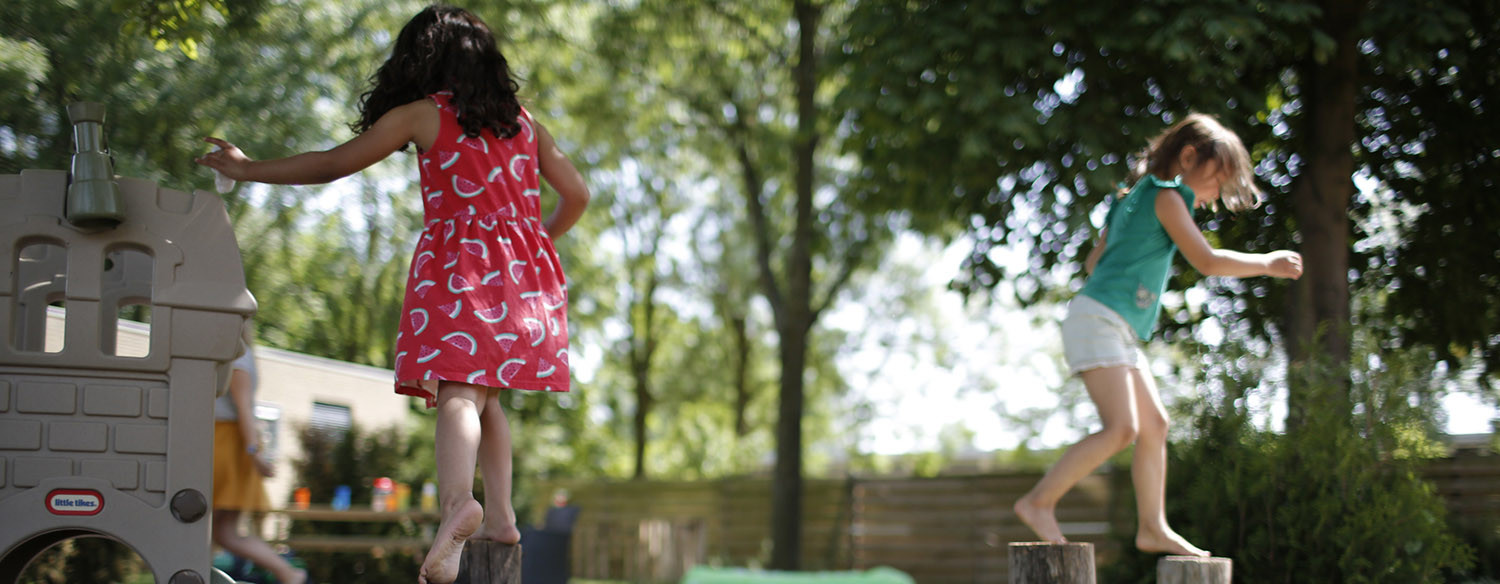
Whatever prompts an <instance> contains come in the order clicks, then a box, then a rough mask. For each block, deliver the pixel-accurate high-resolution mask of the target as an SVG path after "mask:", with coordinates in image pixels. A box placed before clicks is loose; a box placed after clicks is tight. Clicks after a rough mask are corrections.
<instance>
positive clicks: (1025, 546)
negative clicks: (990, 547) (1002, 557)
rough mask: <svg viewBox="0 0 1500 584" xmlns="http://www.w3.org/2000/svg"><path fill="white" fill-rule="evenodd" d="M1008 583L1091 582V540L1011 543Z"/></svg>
mask: <svg viewBox="0 0 1500 584" xmlns="http://www.w3.org/2000/svg"><path fill="white" fill-rule="evenodd" d="M1010 584H1094V544H1091V543H1045V542H1026V543H1013V544H1010Z"/></svg>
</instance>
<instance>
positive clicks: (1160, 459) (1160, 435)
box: [1130, 369, 1209, 557]
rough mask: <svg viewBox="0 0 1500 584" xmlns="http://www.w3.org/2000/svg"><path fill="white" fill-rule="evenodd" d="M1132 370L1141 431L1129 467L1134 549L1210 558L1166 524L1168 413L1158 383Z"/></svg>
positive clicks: (1206, 553)
mask: <svg viewBox="0 0 1500 584" xmlns="http://www.w3.org/2000/svg"><path fill="white" fill-rule="evenodd" d="M1131 371H1132V374H1133V376H1134V378H1135V383H1134V384H1133V385H1134V388H1135V401H1136V406H1137V408H1136V409H1137V412H1138V416H1139V419H1138V420H1137V421H1138V427H1139V428H1140V432H1139V434H1137V435H1136V439H1135V456H1134V459H1133V460H1132V461H1131V464H1130V478H1131V480H1132V482H1133V483H1134V484H1135V505H1136V510H1137V528H1136V534H1135V546H1136V547H1137V548H1140V550H1141V551H1143V552H1156V553H1166V554H1174V555H1182V556H1199V557H1207V556H1208V555H1209V554H1208V552H1206V551H1203V550H1201V549H1198V548H1197V547H1195V546H1193V544H1191V543H1188V542H1187V540H1185V539H1183V538H1182V536H1180V535H1177V532H1175V531H1172V528H1171V527H1169V526H1168V525H1167V512H1166V497H1167V495H1166V483H1167V426H1168V423H1167V410H1166V408H1163V407H1162V405H1161V396H1160V395H1159V394H1158V392H1157V389H1156V381H1155V380H1153V379H1152V378H1151V376H1150V375H1147V374H1146V373H1144V372H1142V371H1140V370H1139V369H1132V370H1131Z"/></svg>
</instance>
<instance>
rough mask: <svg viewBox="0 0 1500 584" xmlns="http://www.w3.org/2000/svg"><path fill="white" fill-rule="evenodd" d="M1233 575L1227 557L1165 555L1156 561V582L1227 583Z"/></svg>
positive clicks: (1164, 583) (1171, 583)
mask: <svg viewBox="0 0 1500 584" xmlns="http://www.w3.org/2000/svg"><path fill="white" fill-rule="evenodd" d="M1233 575H1234V562H1233V561H1231V560H1230V559H1229V558H1199V557H1194V556H1166V557H1164V558H1162V559H1160V560H1157V561H1156V584H1229V582H1230V579H1231V578H1232V577H1233Z"/></svg>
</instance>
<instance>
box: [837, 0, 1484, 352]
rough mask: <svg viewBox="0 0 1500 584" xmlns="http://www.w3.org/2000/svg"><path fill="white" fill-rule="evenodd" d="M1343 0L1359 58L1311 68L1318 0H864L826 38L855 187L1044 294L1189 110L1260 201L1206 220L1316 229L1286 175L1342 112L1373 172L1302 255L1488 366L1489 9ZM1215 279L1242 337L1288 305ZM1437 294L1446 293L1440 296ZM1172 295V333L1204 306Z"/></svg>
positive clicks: (1259, 240) (1036, 295) (1241, 244)
mask: <svg viewBox="0 0 1500 584" xmlns="http://www.w3.org/2000/svg"><path fill="white" fill-rule="evenodd" d="M1356 4H1358V5H1359V6H1361V7H1362V8H1361V9H1360V12H1359V13H1358V16H1359V18H1358V21H1357V22H1353V23H1351V24H1352V25H1353V26H1355V27H1356V28H1355V30H1356V31H1358V34H1359V39H1360V40H1359V43H1358V51H1359V53H1360V54H1359V58H1358V63H1359V64H1358V68H1359V71H1357V72H1354V71H1346V72H1343V73H1334V72H1327V71H1324V70H1323V69H1322V68H1321V66H1322V65H1323V64H1326V63H1328V61H1329V57H1330V54H1331V52H1332V51H1334V50H1335V48H1336V47H1335V42H1334V39H1333V38H1331V37H1330V36H1329V33H1328V32H1326V30H1325V28H1327V27H1328V26H1329V25H1330V23H1329V22H1327V20H1328V19H1325V15H1324V13H1323V11H1324V7H1325V6H1326V5H1327V3H1319V2H1312V1H1308V0H1276V1H1268V2H1254V3H1246V2H1238V1H1235V0H1207V1H1193V2H1180V1H1172V2H1156V3H1139V2H1114V3H1109V2H1103V3H1078V2H1029V1H1019V0H1010V1H1000V2H978V3H961V2H943V1H937V0H923V1H914V2H913V1H907V0H864V1H861V2H858V3H857V4H856V5H855V7H854V9H853V10H852V12H851V14H850V17H849V23H850V24H849V27H848V36H847V38H846V39H845V42H844V43H843V45H842V49H843V50H842V51H841V52H840V54H839V55H837V57H836V59H837V60H838V62H839V63H840V64H841V67H842V70H843V71H845V74H846V75H847V76H848V83H847V84H845V85H844V86H843V88H842V91H841V93H840V94H839V98H838V99H839V101H838V103H839V104H840V108H841V109H843V110H845V111H847V117H846V118H845V120H846V123H847V124H848V127H849V130H850V132H851V138H850V139H849V140H846V141H845V142H844V144H845V151H846V152H847V153H849V154H851V155H855V156H857V157H858V158H859V160H860V161H861V163H862V167H861V171H860V173H859V175H858V176H857V177H856V179H855V180H854V181H852V183H851V187H852V190H854V191H856V192H858V193H860V200H862V201H865V203H866V204H868V205H872V206H876V207H878V208H890V209H902V210H905V211H906V212H909V213H910V214H911V216H912V225H913V226H914V227H915V228H917V229H920V230H922V231H925V232H930V233H937V234H942V235H950V236H951V235H954V234H956V233H967V234H969V235H971V236H973V237H974V238H975V239H976V246H975V249H974V252H973V254H972V255H971V257H970V258H969V260H968V262H967V267H968V268H969V270H968V272H969V274H968V276H967V277H966V278H964V279H961V280H960V281H958V282H956V283H955V284H956V285H957V286H958V287H960V288H961V289H965V290H971V291H987V290H990V289H993V288H995V287H997V286H998V285H999V284H1000V282H1002V281H1007V280H1009V281H1014V282H1016V283H1017V286H1016V288H1017V293H1018V296H1019V297H1020V298H1021V299H1022V300H1024V301H1036V300H1045V299H1047V298H1048V297H1049V296H1048V292H1049V290H1051V289H1052V288H1053V286H1054V285H1053V284H1052V282H1054V281H1056V278H1055V277H1051V276H1053V274H1052V272H1054V271H1056V272H1060V273H1061V274H1062V275H1063V276H1064V280H1066V278H1067V277H1068V276H1071V275H1072V274H1076V273H1081V270H1078V269H1077V266H1078V265H1079V264H1080V263H1081V261H1082V258H1083V257H1084V255H1085V254H1087V252H1088V251H1089V248H1090V246H1091V243H1090V239H1091V238H1092V237H1094V236H1095V234H1096V231H1097V229H1096V225H1097V222H1098V221H1099V220H1100V219H1102V215H1100V214H1099V212H1098V208H1099V203H1100V202H1101V201H1102V200H1103V199H1104V197H1105V196H1106V194H1107V193H1109V192H1111V191H1112V190H1113V189H1114V187H1115V185H1116V184H1117V183H1118V182H1119V181H1121V180H1123V179H1124V178H1125V177H1126V175H1127V168H1126V163H1127V162H1128V161H1129V157H1130V155H1131V154H1132V153H1134V152H1137V151H1138V150H1140V149H1141V148H1143V147H1144V146H1145V141H1146V139H1147V138H1149V137H1150V136H1152V135H1154V134H1156V133H1157V132H1159V131H1160V130H1161V129H1162V128H1164V127H1165V126H1166V124H1167V123H1169V122H1170V121H1172V120H1174V119H1177V118H1178V117H1180V115H1181V114H1183V113H1185V112H1187V111H1190V110H1196V111H1202V112H1206V113H1210V114H1213V115H1217V116H1219V117H1220V119H1221V120H1222V121H1223V122H1224V123H1225V124H1226V125H1227V126H1228V127H1229V128H1230V129H1231V130H1233V131H1235V132H1236V133H1237V134H1239V135H1240V136H1241V138H1242V139H1244V141H1245V142H1246V144H1247V145H1248V146H1249V147H1250V148H1251V150H1252V157H1253V158H1254V159H1256V161H1257V162H1258V166H1257V174H1258V175H1259V177H1260V179H1261V186H1262V187H1263V188H1264V189H1265V190H1266V191H1267V195H1268V201H1267V204H1266V205H1264V206H1263V207H1262V208H1260V209H1258V210H1256V211H1253V212H1250V213H1245V214H1244V216H1242V217H1238V218H1231V217H1229V216H1226V215H1215V216H1209V217H1205V218H1204V224H1205V226H1206V227H1209V228H1214V229H1217V231H1218V235H1217V237H1216V238H1215V239H1213V240H1212V241H1213V243H1214V244H1215V245H1216V246H1223V247H1229V248H1234V249H1248V250H1251V251H1269V250H1272V249H1298V248H1299V247H1300V245H1301V242H1302V237H1301V235H1300V234H1299V230H1307V229H1313V228H1316V227H1317V226H1314V225H1308V224H1306V222H1307V221H1309V219H1308V217H1306V216H1299V215H1298V213H1297V212H1294V211H1296V209H1297V207H1298V206H1299V201H1298V200H1297V199H1294V198H1293V197H1292V192H1293V187H1294V184H1296V183H1298V182H1299V180H1301V181H1303V182H1305V180H1307V179H1308V177H1311V176H1313V175H1314V174H1315V171H1316V170H1318V169H1310V168H1307V161H1308V160H1309V159H1310V158H1311V157H1312V155H1313V154H1314V153H1313V152H1310V151H1309V148H1311V144H1312V142H1311V140H1312V139H1313V137H1314V136H1316V135H1317V134H1318V132H1320V131H1322V129H1323V127H1324V125H1327V124H1334V125H1337V124H1344V123H1351V124H1354V125H1355V127H1356V139H1357V140H1358V143H1357V144H1351V145H1350V146H1352V147H1355V148H1356V152H1355V160H1354V165H1353V166H1352V167H1351V168H1350V171H1352V172H1364V173H1368V174H1369V175H1370V176H1373V177H1374V178H1377V179H1379V180H1380V181H1381V182H1382V183H1383V186H1384V187H1386V188H1388V189H1389V190H1388V191H1385V190H1382V191H1380V192H1375V193H1361V194H1357V195H1356V196H1355V197H1354V199H1353V200H1352V201H1351V203H1350V209H1349V211H1350V215H1351V216H1352V218H1353V220H1354V230H1353V231H1352V233H1351V235H1352V238H1351V241H1348V242H1334V245H1336V247H1337V249H1328V250H1319V251H1322V252H1325V253H1326V254H1327V257H1332V258H1337V259H1338V261H1335V262H1333V263H1332V264H1330V265H1328V266H1326V267H1322V266H1319V267H1317V269H1320V270H1325V269H1331V270H1334V271H1336V272H1338V273H1340V274H1342V272H1344V271H1345V269H1346V268H1345V267H1344V264H1343V260H1344V259H1347V261H1348V266H1347V271H1348V272H1349V273H1350V280H1351V285H1352V286H1354V287H1356V288H1364V289H1370V290H1379V289H1387V288H1392V289H1394V290H1395V292H1394V296H1395V301H1394V302H1392V303H1391V304H1390V309H1391V310H1392V314H1393V316H1394V315H1399V316H1400V317H1401V318H1399V319H1397V320H1396V322H1394V323H1393V326H1395V327H1397V328H1399V329H1400V330H1401V335H1400V336H1401V338H1402V340H1403V341H1405V342H1406V343H1407V344H1414V343H1416V342H1420V343H1422V344H1425V345H1427V346H1431V347H1436V348H1437V350H1438V351H1439V354H1440V355H1442V356H1443V358H1444V359H1446V360H1448V361H1450V363H1456V362H1457V361H1458V360H1460V359H1462V358H1463V357H1464V356H1465V355H1467V354H1469V353H1471V352H1474V351H1475V350H1476V349H1477V350H1478V351H1480V352H1482V353H1483V354H1482V357H1483V359H1484V360H1485V361H1486V363H1487V364H1488V366H1489V367H1490V368H1491V370H1494V368H1495V367H1496V366H1497V365H1500V344H1497V343H1500V337H1496V336H1495V335H1493V334H1490V332H1489V331H1494V330H1496V328H1497V326H1500V308H1496V307H1500V257H1497V256H1496V255H1495V252H1494V250H1495V249H1497V247H1500V241H1497V240H1496V237H1500V235H1497V234H1500V223H1497V221H1500V219H1497V218H1500V213H1497V212H1495V211H1494V205H1495V202H1494V197H1488V196H1485V194H1484V193H1486V192H1488V191H1490V190H1493V188H1494V185H1495V183H1496V181H1497V180H1500V156H1496V155H1495V152H1494V145H1493V140H1488V139H1487V138H1488V137H1490V136H1493V135H1495V134H1496V131H1495V129H1494V127H1493V126H1492V125H1493V124H1495V123H1497V122H1495V121H1494V120H1493V119H1492V118H1495V116H1485V115H1483V113H1484V109H1485V107H1487V104H1489V103H1492V102H1494V101H1495V100H1496V99H1497V98H1500V85H1497V81H1496V78H1495V76H1494V75H1493V74H1491V73H1490V72H1492V71H1494V70H1495V68H1496V67H1497V66H1500V34H1497V33H1500V25H1497V24H1496V23H1497V22H1500V17H1497V16H1500V15H1497V7H1496V5H1495V3H1494V2H1487V1H1485V0H1465V1H1461V2H1427V1H1424V2H1358V3H1356ZM1320 74H1327V75H1340V74H1347V75H1351V76H1357V77H1358V83H1359V87H1358V89H1357V92H1356V95H1355V96H1354V97H1355V99H1356V103H1355V106H1354V108H1352V109H1350V110H1348V111H1349V114H1350V115H1351V116H1352V118H1353V119H1349V120H1331V119H1319V118H1318V117H1317V116H1316V115H1314V113H1313V112H1312V106H1311V104H1312V102H1313V100H1314V99H1315V98H1316V97H1317V96H1314V95H1311V87H1312V86H1313V85H1315V84H1316V81H1317V79H1316V77H1317V76H1318V75H1320ZM1326 115H1333V114H1331V113H1330V114H1326ZM1339 171H1340V172H1342V169H1339ZM1299 177H1301V179H1299ZM1317 188H1321V187H1314V190H1316V189H1317ZM1314 194H1315V193H1314ZM1451 241H1465V242H1466V243H1469V242H1472V245H1464V246H1453V245H1450V244H1449V243H1447V242H1451ZM1012 245H1017V246H1021V247H1022V248H1023V249H1027V250H1029V252H1030V254H1031V263H1030V265H1029V266H1027V268H1026V269H1024V270H1020V271H1014V270H1012V271H1007V270H1006V269H1005V268H1004V266H1000V265H997V264H996V263H995V262H994V260H993V258H992V257H991V255H990V254H989V251H990V250H991V249H994V248H997V247H1004V246H1012ZM1349 247H1353V249H1352V250H1351V251H1345V250H1346V249H1347V248H1349ZM1304 251H1306V250H1304ZM1310 268H1312V267H1311V266H1310ZM1184 271H1187V270H1184ZM1012 272H1015V273H1012ZM1340 279H1341V278H1340ZM1200 280H1201V278H1200V277H1199V276H1197V275H1196V274H1188V275H1184V276H1182V277H1181V278H1179V281H1178V282H1174V284H1173V286H1174V288H1178V289H1180V288H1181V287H1183V286H1185V285H1193V284H1195V283H1197V282H1199V281H1200ZM1207 286H1208V287H1209V289H1210V290H1211V291H1212V292H1213V293H1214V295H1216V296H1221V297H1227V298H1229V299H1231V301H1232V302H1233V303H1235V304H1239V303H1244V305H1245V308H1244V309H1237V310H1236V311H1235V312H1236V313H1237V314H1239V315H1240V316H1236V317H1235V320H1237V321H1240V322H1243V323H1244V329H1243V330H1244V332H1245V333H1247V334H1252V335H1256V336H1258V337H1260V338H1271V337H1272V336H1273V332H1272V330H1273V328H1274V327H1273V326H1272V325H1273V323H1275V322H1277V321H1278V320H1279V319H1283V318H1285V319H1287V320H1292V319H1294V318H1295V317H1293V316H1287V315H1288V314H1289V313H1292V312H1295V311H1289V310H1287V307H1288V304H1289V295H1288V290H1287V288H1286V287H1284V286H1278V285H1269V284H1266V283H1260V282H1247V283H1245V284H1243V285H1241V284H1239V283H1235V282H1225V281H1220V280H1217V279H1210V281H1209V282H1208V283H1207ZM1334 292H1337V291H1333V290H1325V291H1321V292H1320V293H1328V294H1332V295H1333V296H1340V295H1342V294H1333V293H1334ZM1436 294H1441V295H1443V296H1445V297H1450V296H1451V297H1453V298H1454V300H1455V301H1454V302H1445V303H1432V302H1431V301H1430V300H1431V298H1433V297H1434V295H1436ZM1173 312H1174V311H1171V310H1169V311H1166V313H1165V314H1164V319H1163V322H1162V325H1163V327H1164V329H1165V330H1166V332H1167V334H1168V336H1169V337H1170V336H1171V335H1173V334H1178V333H1181V332H1185V330H1186V329H1190V328H1191V327H1193V326H1196V324H1197V322H1198V321H1197V319H1194V318H1189V317H1188V315H1185V314H1181V313H1177V314H1173ZM1310 328H1311V327H1310V325H1309V327H1308V329H1309V330H1310ZM1300 330H1301V329H1299V331H1300ZM1282 332H1283V333H1287V331H1286V330H1283V331H1282ZM1294 332H1296V331H1294Z"/></svg>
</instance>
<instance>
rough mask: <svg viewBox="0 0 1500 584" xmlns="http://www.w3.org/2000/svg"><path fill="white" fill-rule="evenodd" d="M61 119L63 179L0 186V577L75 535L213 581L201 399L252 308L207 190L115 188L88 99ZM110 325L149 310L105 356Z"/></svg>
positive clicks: (214, 387) (174, 583)
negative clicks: (70, 155) (138, 335)
mask: <svg viewBox="0 0 1500 584" xmlns="http://www.w3.org/2000/svg"><path fill="white" fill-rule="evenodd" d="M68 113H69V117H70V118H71V120H72V122H73V128H74V140H75V146H76V153H75V155H74V159H73V172H72V173H71V176H70V173H67V172H62V171H49V170H23V171H22V172H21V174H19V175H0V209H3V210H4V212H3V213H0V274H4V278H5V279H4V280H3V281H0V337H3V338H0V554H3V555H0V584H10V583H11V582H15V581H16V580H17V579H18V578H19V577H20V575H21V572H22V570H23V569H24V568H25V566H26V565H27V563H29V562H30V561H31V559H32V558H33V557H35V556H36V555H37V554H39V553H41V552H42V551H43V550H45V549H47V548H48V547H50V546H52V545H54V544H56V543H58V542H61V541H64V540H67V539H70V538H73V537H79V536H100V537H107V538H111V539H114V540H117V541H120V542H122V543H124V544H125V545H126V546H128V547H130V548H131V549H132V550H134V551H135V552H136V553H137V554H138V555H140V557H141V558H142V559H143V560H144V561H145V562H146V564H147V565H148V566H150V569H151V571H152V572H153V574H154V575H155V577H156V581H157V582H159V583H164V584H195V583H196V584H202V583H206V582H210V581H214V582H219V581H222V580H221V579H220V578H221V575H215V574H212V571H211V568H210V565H211V557H210V552H211V548H210V543H209V540H210V537H209V533H210V532H209V506H210V502H209V497H210V495H211V493H212V490H211V487H210V481H211V479H212V476H213V470H212V469H213V465H212V460H213V401H214V398H215V397H216V396H217V395H218V394H220V393H222V392H223V391H224V389H225V388H226V387H227V386H228V379H229V373H230V369H229V362H230V361H231V360H233V359H234V358H235V357H236V356H238V355H239V354H240V353H241V351H243V348H242V347H241V342H240V331H241V329H242V327H243V326H245V323H246V319H248V318H249V317H250V315H251V314H253V313H254V312H255V300H254V299H253V298H252V297H251V296H250V294H249V292H248V291H247V290H246V289H245V279H244V273H243V269H242V267H241V263H240V254H239V247H238V246H237V244H236V242H235V239H234V231H233V230H232V229H231V228H230V225H229V217H228V215H227V214H226V212H225V209H224V204H223V202H222V201H221V200H220V199H219V198H218V197H217V196H215V195H213V194H210V193H207V192H204V191H198V192H194V193H186V192H182V191H177V190H172V189H168V188H162V187H159V186H158V185H157V184H156V183H154V182H151V181H146V180H139V179H131V178H117V177H115V176H114V175H113V169H112V163H111V161H110V158H109V155H108V153H107V149H106V148H105V145H104V131H103V122H104V108H103V106H101V105H99V104H74V105H72V106H70V107H69V108H68ZM49 313H50V314H52V315H54V318H55V315H58V314H60V315H62V316H63V326H62V334H61V335H59V336H60V337H61V338H48V326H47V324H48V323H47V321H48V318H49ZM122 314H126V315H129V314H149V321H150V322H149V327H150V335H149V338H150V340H149V342H148V343H147V346H146V347H144V350H142V349H141V348H132V347H122V346H117V343H116V331H117V330H118V328H117V327H118V326H119V323H118V321H119V319H120V318H121V315H122Z"/></svg>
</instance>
